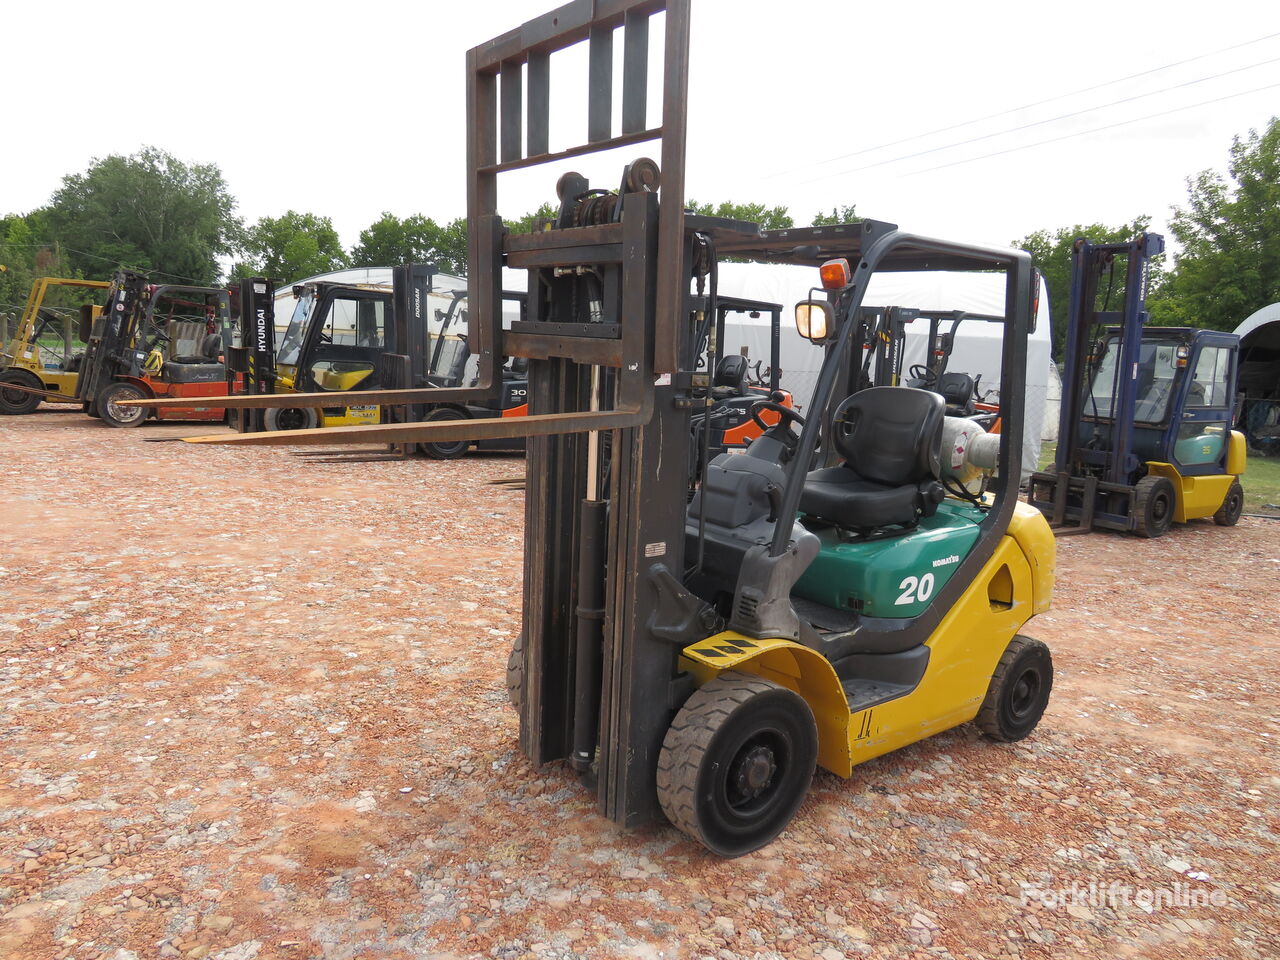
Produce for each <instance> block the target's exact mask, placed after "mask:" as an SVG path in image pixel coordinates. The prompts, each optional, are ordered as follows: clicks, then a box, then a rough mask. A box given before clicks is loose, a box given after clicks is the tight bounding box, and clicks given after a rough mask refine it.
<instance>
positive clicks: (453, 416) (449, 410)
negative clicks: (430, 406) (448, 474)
mask: <svg viewBox="0 0 1280 960" xmlns="http://www.w3.org/2000/svg"><path fill="white" fill-rule="evenodd" d="M470 419H471V418H470V417H468V416H467V415H466V414H465V413H463V412H462V411H461V410H458V409H456V408H454V407H436V408H435V409H434V410H432V411H431V412H429V413H428V414H427V415H426V416H425V417H423V418H422V420H423V422H424V423H436V422H438V421H441V420H470ZM419 446H420V447H421V448H422V452H423V453H425V454H426V455H427V456H428V457H430V458H431V459H432V460H457V459H458V458H459V457H462V456H465V455H466V453H467V449H468V448H469V447H470V446H471V441H470V440H454V441H452V442H449V443H423V444H419Z"/></svg>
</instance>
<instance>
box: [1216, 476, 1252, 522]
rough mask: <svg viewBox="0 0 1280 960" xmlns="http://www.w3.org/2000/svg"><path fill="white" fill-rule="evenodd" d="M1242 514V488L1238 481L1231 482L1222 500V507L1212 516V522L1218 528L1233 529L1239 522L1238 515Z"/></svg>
mask: <svg viewBox="0 0 1280 960" xmlns="http://www.w3.org/2000/svg"><path fill="white" fill-rule="evenodd" d="M1242 513H1244V487H1242V486H1240V481H1239V480H1232V481H1231V486H1230V487H1228V488H1227V495H1226V496H1225V497H1223V498H1222V506H1220V507H1219V508H1218V512H1217V513H1215V514H1214V515H1213V522H1214V523H1216V524H1217V525H1218V526H1220V527H1234V526H1235V525H1236V524H1237V523H1239V522H1240V514H1242Z"/></svg>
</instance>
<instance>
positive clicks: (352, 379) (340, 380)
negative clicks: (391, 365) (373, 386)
mask: <svg viewBox="0 0 1280 960" xmlns="http://www.w3.org/2000/svg"><path fill="white" fill-rule="evenodd" d="M372 373H373V371H372V370H370V369H368V368H361V369H359V370H333V369H329V370H323V371H321V372H320V373H319V374H317V376H316V384H317V386H319V387H320V389H321V390H354V389H355V388H356V387H357V386H358V385H359V383H360V381H361V380H365V379H367V378H368V377H369V376H370V374H372Z"/></svg>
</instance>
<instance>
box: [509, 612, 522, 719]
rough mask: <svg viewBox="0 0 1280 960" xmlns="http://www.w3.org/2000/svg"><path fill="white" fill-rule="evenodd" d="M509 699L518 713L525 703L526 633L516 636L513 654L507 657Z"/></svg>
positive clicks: (512, 643) (512, 649) (513, 642)
mask: <svg viewBox="0 0 1280 960" xmlns="http://www.w3.org/2000/svg"><path fill="white" fill-rule="evenodd" d="M507 699H508V700H510V701H511V706H512V707H513V708H514V709H515V711H516V713H519V712H520V704H521V703H523V702H524V633H523V631H522V632H520V633H518V634H516V638H515V639H514V640H512V641H511V653H509V654H508V655H507Z"/></svg>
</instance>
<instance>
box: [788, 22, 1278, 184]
mask: <svg viewBox="0 0 1280 960" xmlns="http://www.w3.org/2000/svg"><path fill="white" fill-rule="evenodd" d="M1276 37H1280V33H1269V34H1267V35H1266V36H1262V37H1255V38H1254V39H1253V40H1246V41H1244V42H1243V43H1236V44H1232V45H1231V46H1228V47H1223V48H1221V49H1220V50H1213V51H1211V52H1209V53H1201V54H1197V55H1196V56H1194V57H1187V58H1186V59H1185V60H1175V61H1174V62H1173V63H1166V64H1164V65H1163V66H1159V67H1152V68H1151V69H1149V70H1141V71H1139V72H1138V73H1131V74H1129V75H1128V76H1125V77H1117V78H1116V79H1114V80H1105V81H1103V82H1102V83H1095V84H1093V85H1092V86H1089V87H1081V88H1080V89H1078V90H1072V91H1070V92H1068V93H1059V94H1057V95H1055V96H1052V97H1046V98H1045V99H1043V100H1036V101H1034V102H1032V103H1024V104H1023V105H1021V106H1018V107H1010V108H1009V109H1007V110H1000V111H998V112H996V113H989V114H987V115H986V116H983V117H975V118H974V119H972V120H962V121H961V122H960V123H953V124H951V125H950V126H947V127H939V128H937V129H936V130H927V131H925V132H924V133H915V134H912V135H911V136H909V137H902V138H901V139H899V140H891V141H889V142H888V143H881V144H876V145H875V146H871V147H863V148H862V149H861V150H854V151H853V152H852V153H844V154H840V155H839V156H835V157H828V158H827V159H826V160H818V161H815V162H814V163H810V164H804V165H802V166H800V167H791V168H790V169H788V170H783V171H780V172H778V173H772V174H766V175H765V179H768V178H770V177H778V176H782V175H783V174H786V173H790V172H791V171H792V170H799V169H803V167H804V166H810V167H820V166H824V165H826V164H828V163H835V162H836V161H838V160H847V159H849V158H850V157H858V156H862V155H863V154H865V153H874V152H875V151H877V150H887V149H888V148H889V147H896V146H899V145H901V144H904V143H910V142H911V141H913V140H923V139H925V138H926V137H932V136H935V135H937V134H939V133H949V132H951V131H952V130H959V129H960V128H962V127H969V126H973V124H975V123H983V122H985V121H987V120H995V119H998V118H1000V117H1006V116H1008V115H1009V114H1011V113H1019V112H1021V111H1023V110H1030V109H1032V108H1034V107H1042V106H1044V105H1045V104H1046V103H1056V102H1057V101H1059V100H1066V99H1067V98H1068V97H1075V96H1079V95H1080V94H1082V93H1092V92H1093V91H1094V90H1101V89H1103V88H1104V87H1110V86H1114V85H1115V84H1117V83H1125V82H1127V81H1129V80H1136V79H1138V78H1139V77H1145V76H1149V75H1151V74H1153V73H1161V72H1163V71H1165V70H1172V69H1173V68H1174V67H1182V66H1186V65H1187V64H1188V63H1195V62H1196V61H1197V60H1206V59H1208V58H1209V57H1216V56H1218V55H1219V54H1221V53H1229V52H1230V51H1232V50H1239V49H1241V48H1243V47H1249V46H1253V45H1254V44H1256V43H1262V42H1264V41H1266V40H1272V39H1274V38H1276ZM806 182H812V181H806Z"/></svg>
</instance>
